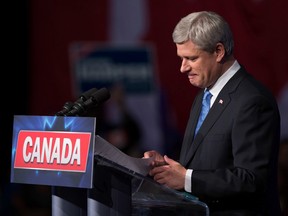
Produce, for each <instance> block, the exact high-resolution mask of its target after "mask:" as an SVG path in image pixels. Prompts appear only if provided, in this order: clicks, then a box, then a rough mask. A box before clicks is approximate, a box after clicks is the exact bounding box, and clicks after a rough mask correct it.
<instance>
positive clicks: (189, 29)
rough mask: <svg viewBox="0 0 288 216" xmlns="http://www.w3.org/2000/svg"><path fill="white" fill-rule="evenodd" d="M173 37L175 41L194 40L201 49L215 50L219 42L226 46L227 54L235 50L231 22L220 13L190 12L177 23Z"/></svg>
mask: <svg viewBox="0 0 288 216" xmlns="http://www.w3.org/2000/svg"><path fill="white" fill-rule="evenodd" d="M172 38H173V41H174V43H176V44H183V43H185V42H187V41H189V40H190V41H192V42H193V43H194V44H195V45H196V46H198V47H199V48H200V49H201V50H204V51H207V52H210V53H212V52H214V51H215V48H216V44H217V43H222V44H223V45H224V47H225V51H226V56H229V55H232V54H233V50H234V40H233V35H232V32H231V30H230V27H229V24H228V23H227V22H226V21H225V20H224V19H223V18H222V17H221V16H220V15H218V14H216V13H215V12H210V11H200V12H194V13H191V14H188V15H187V16H185V17H183V18H182V19H181V20H180V21H179V22H178V24H177V25H176V27H175V29H174V31H173V34H172Z"/></svg>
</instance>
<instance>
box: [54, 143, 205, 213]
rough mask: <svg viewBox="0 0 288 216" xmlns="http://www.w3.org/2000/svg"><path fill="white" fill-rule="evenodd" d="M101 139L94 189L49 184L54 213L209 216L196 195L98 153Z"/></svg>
mask: <svg viewBox="0 0 288 216" xmlns="http://www.w3.org/2000/svg"><path fill="white" fill-rule="evenodd" d="M103 142H105V141H103V139H99V138H98V139H96V143H95V149H96V150H95V152H96V153H95V156H94V176H93V188H91V189H83V188H70V187H58V186H54V187H52V215H53V216H64V215H67V216H68V215H69V216H80V215H81V216H84V215H87V216H92V215H93V216H102V215H105V216H106V215H107V216H110V215H111V216H116V215H117V216H118V215H121V216H122V215H123V216H126V215H127V216H128V215H135V216H136V215H137V216H138V215H143V216H146V215H149V216H150V215H166V216H169V215H171V216H172V215H173V216H175V215H194V216H208V215H209V208H208V206H207V205H206V204H205V203H203V202H201V201H199V200H198V199H197V197H194V196H192V195H191V194H188V193H185V192H179V191H176V190H173V189H170V188H168V187H166V186H163V185H160V184H158V183H157V182H155V181H154V180H153V179H151V178H150V177H149V176H144V175H142V174H140V173H137V172H135V171H134V170H131V169H129V167H127V166H126V167H125V166H122V165H121V164H119V163H117V161H118V160H120V159H119V155H111V157H113V156H115V158H113V160H110V158H107V157H103V154H102V153H100V154H97V145H99V144H105V143H103ZM104 155H105V153H104ZM120 156H121V155H120ZM117 157H118V158H117ZM121 159H122V158H121ZM132 162H133V161H132Z"/></svg>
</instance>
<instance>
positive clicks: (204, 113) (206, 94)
mask: <svg viewBox="0 0 288 216" xmlns="http://www.w3.org/2000/svg"><path fill="white" fill-rule="evenodd" d="M211 97H212V94H211V93H210V92H209V91H208V90H206V91H205V92H204V96H203V99H202V109H201V113H200V116H199V119H198V123H197V126H196V129H195V135H196V134H197V132H198V130H199V128H200V127H201V125H202V123H203V121H204V119H205V118H206V116H207V114H208V112H209V109H210V99H211Z"/></svg>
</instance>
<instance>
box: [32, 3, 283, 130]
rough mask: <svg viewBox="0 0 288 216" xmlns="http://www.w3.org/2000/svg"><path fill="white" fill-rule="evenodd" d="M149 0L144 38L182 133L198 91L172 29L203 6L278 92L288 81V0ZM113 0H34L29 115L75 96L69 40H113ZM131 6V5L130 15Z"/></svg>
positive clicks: (258, 74) (245, 62) (250, 65)
mask: <svg viewBox="0 0 288 216" xmlns="http://www.w3.org/2000/svg"><path fill="white" fill-rule="evenodd" d="M146 2H148V10H147V22H148V23H147V26H148V31H147V33H146V34H145V35H144V37H143V38H142V40H143V41H147V42H150V43H153V44H154V46H155V48H156V62H157V67H156V68H157V71H156V73H157V77H158V78H159V85H160V86H161V88H162V89H163V90H164V91H165V92H166V94H167V96H168V100H169V102H170V104H171V107H172V109H173V110H174V111H175V114H176V120H177V125H178V127H179V129H180V130H181V131H182V132H183V131H184V128H185V125H186V119H187V116H188V112H189V109H190V105H191V103H192V100H193V97H194V96H195V94H196V91H197V90H198V89H196V88H195V87H192V86H191V85H190V84H189V82H188V79H187V77H186V76H183V75H181V74H180V72H179V68H180V61H179V58H178V57H177V56H176V49H175V45H174V44H173V42H172V39H171V34H172V31H173V28H174V26H175V24H176V23H177V22H178V21H179V19H180V18H181V17H182V16H184V15H186V14H188V13H190V12H192V11H197V10H213V11H216V12H218V13H220V14H221V15H222V16H224V17H225V18H226V19H227V20H228V22H229V23H230V24H231V28H232V30H233V32H234V37H235V44H236V46H235V49H236V50H235V56H236V58H237V59H238V60H239V62H240V63H241V64H243V65H244V66H245V67H246V68H247V69H248V70H249V71H250V73H252V74H253V75H254V76H255V77H256V78H258V79H259V80H261V81H262V82H263V83H264V84H265V85H266V86H267V87H268V88H269V89H271V91H273V93H274V94H275V96H276V97H277V95H278V93H279V91H280V89H281V88H282V86H283V85H284V83H285V82H287V81H288V55H287V50H288V43H287V42H286V40H287V39H288V30H287V29H288V18H287V17H288V16H287V15H286V13H287V11H288V10H287V9H288V3H287V1H286V0H258V1H256V0H245V1H238V0H221V1H217V2H216V1H210V0H191V1H188V0H185V1H184V0H183V1H179V0H169V1H155V0H154V1H153V0H150V1H146ZM112 3H113V1H112V0H110V1H106V0H98V1H95V0H85V1H71V0H61V1H59V0H41V1H39V0H32V1H30V9H29V10H30V11H29V14H30V17H29V44H30V46H29V75H30V76H29V77H31V78H30V81H29V83H30V86H29V87H30V88H29V113H30V114H40V115H48V114H54V113H56V112H57V111H59V110H60V109H61V108H62V106H63V104H64V102H66V101H68V100H70V99H74V97H75V95H73V91H72V89H73V88H72V85H73V84H72V82H71V81H70V80H71V77H70V76H71V74H70V73H71V72H70V70H71V68H70V65H69V45H70V44H71V43H72V42H74V41H98V42H107V41H108V40H109V39H108V30H107V29H108V23H109V19H110V15H109V7H110V4H112ZM130 9H131V8H129V7H128V8H127V13H129V10H130Z"/></svg>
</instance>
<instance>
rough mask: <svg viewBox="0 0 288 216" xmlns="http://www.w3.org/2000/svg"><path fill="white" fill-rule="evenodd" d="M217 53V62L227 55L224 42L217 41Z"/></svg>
mask: <svg viewBox="0 0 288 216" xmlns="http://www.w3.org/2000/svg"><path fill="white" fill-rule="evenodd" d="M215 54H216V56H217V58H216V60H217V62H221V61H222V60H223V58H224V56H225V47H224V45H223V44H222V43H217V44H216V47H215Z"/></svg>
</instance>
